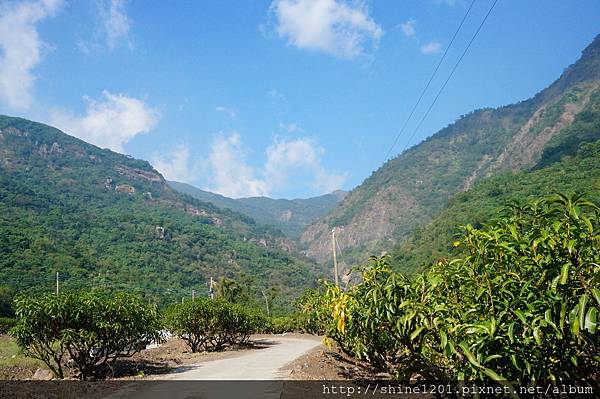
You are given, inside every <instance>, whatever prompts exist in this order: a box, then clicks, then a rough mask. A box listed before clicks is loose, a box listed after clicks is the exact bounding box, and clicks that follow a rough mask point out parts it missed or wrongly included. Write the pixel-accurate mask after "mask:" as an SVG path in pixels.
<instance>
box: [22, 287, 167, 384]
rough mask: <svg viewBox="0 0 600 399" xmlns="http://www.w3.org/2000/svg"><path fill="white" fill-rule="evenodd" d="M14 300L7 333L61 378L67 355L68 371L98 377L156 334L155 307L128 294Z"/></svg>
mask: <svg viewBox="0 0 600 399" xmlns="http://www.w3.org/2000/svg"><path fill="white" fill-rule="evenodd" d="M15 304H16V313H17V316H18V322H17V325H16V326H15V327H14V329H12V330H11V334H12V335H13V336H14V337H15V338H16V341H17V344H18V345H19V347H21V348H22V349H23V350H24V351H25V353H26V354H27V355H29V356H31V357H33V358H35V359H39V360H41V361H42V362H44V364H46V366H48V368H49V369H50V370H51V371H52V372H53V373H54V375H55V376H56V377H57V378H60V379H62V378H64V377H65V376H66V373H65V370H64V367H65V364H68V363H67V360H68V359H69V360H70V361H71V362H72V363H71V364H72V367H71V368H73V369H75V371H74V372H72V373H71V374H72V375H77V376H78V377H79V378H80V379H82V380H85V379H88V378H90V377H92V376H94V377H102V376H104V374H105V373H106V371H107V368H109V367H110V366H111V365H112V364H114V362H115V361H116V360H117V359H118V358H120V357H129V356H131V355H132V354H134V353H136V352H138V351H139V350H141V349H143V348H145V345H146V344H147V343H150V342H153V341H159V340H160V339H161V333H160V328H161V325H160V322H159V318H158V314H157V310H156V307H155V306H149V305H146V304H144V303H143V301H142V300H141V299H140V298H138V297H136V296H135V295H131V294H125V293H118V294H116V295H112V296H106V295H100V294H97V293H89V292H87V293H61V294H60V295H53V294H43V295H41V296H38V297H29V296H22V297H19V298H17V299H16V300H15Z"/></svg>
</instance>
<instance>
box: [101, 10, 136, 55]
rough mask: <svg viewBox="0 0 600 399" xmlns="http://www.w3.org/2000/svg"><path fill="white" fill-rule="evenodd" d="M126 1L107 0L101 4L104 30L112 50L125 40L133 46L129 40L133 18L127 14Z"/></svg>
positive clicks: (107, 43)
mask: <svg viewBox="0 0 600 399" xmlns="http://www.w3.org/2000/svg"><path fill="white" fill-rule="evenodd" d="M125 2H126V1H125V0H108V1H106V0H105V1H102V2H101V3H100V4H99V8H100V18H101V22H102V30H103V32H104V35H105V40H106V45H107V47H108V48H109V49H110V50H113V49H114V48H115V47H116V46H117V44H118V43H119V42H121V41H123V40H124V41H125V42H126V43H127V44H128V45H129V46H131V41H130V40H129V29H130V28H131V20H130V19H129V17H128V16H127V12H126V10H125Z"/></svg>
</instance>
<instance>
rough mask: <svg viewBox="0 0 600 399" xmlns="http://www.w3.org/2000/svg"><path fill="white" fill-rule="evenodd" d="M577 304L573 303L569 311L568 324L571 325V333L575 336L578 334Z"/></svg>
mask: <svg viewBox="0 0 600 399" xmlns="http://www.w3.org/2000/svg"><path fill="white" fill-rule="evenodd" d="M578 315H579V305H575V307H574V308H573V309H571V312H570V313H569V326H570V327H571V334H573V335H575V336H577V335H579V326H580V324H579V317H578Z"/></svg>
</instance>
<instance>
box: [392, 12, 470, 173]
mask: <svg viewBox="0 0 600 399" xmlns="http://www.w3.org/2000/svg"><path fill="white" fill-rule="evenodd" d="M475 1H476V0H473V1H472V2H471V5H470V6H469V8H468V9H467V12H465V15H464V16H463V18H462V20H461V21H460V24H459V25H458V28H456V31H455V32H454V35H453V36H452V39H451V40H450V43H449V44H448V46H447V47H446V50H445V51H444V54H443V55H442V58H440V60H439V62H438V63H437V65H436V67H435V69H434V70H433V73H432V74H431V76H430V77H429V80H428V81H427V84H426V85H425V87H424V88H423V90H422V91H421V95H420V96H419V99H418V100H417V102H416V103H415V105H414V106H413V108H412V110H411V111H410V114H409V115H408V118H406V120H405V121H404V124H403V125H402V128H401V129H400V131H399V132H398V134H397V135H396V138H395V139H394V142H393V143H392V146H391V147H390V149H389V150H388V152H387V154H386V155H385V158H384V159H383V160H384V162H385V161H386V160H387V159H388V157H389V156H390V154H391V153H392V151H393V150H394V147H395V146H396V144H397V143H398V139H400V136H401V135H402V133H404V130H405V129H406V126H407V125H408V122H409V121H410V119H411V118H412V116H413V115H414V113H415V111H416V109H417V107H418V106H419V104H420V103H421V100H422V99H423V96H424V95H425V92H427V89H429V86H430V85H431V82H432V81H433V78H434V77H435V75H436V74H437V72H438V70H439V69H440V66H441V65H442V62H444V59H445V58H446V55H447V54H448V50H450V47H452V43H454V39H456V36H457V35H458V32H460V29H461V28H462V26H463V24H464V23H465V20H466V19H467V16H468V15H469V12H470V11H471V8H473V5H474V4H475Z"/></svg>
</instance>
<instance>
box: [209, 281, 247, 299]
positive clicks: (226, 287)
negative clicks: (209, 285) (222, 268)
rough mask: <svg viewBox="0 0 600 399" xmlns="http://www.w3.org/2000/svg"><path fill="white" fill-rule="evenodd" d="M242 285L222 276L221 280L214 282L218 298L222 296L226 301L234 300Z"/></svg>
mask: <svg viewBox="0 0 600 399" xmlns="http://www.w3.org/2000/svg"><path fill="white" fill-rule="evenodd" d="M241 290H242V287H240V285H239V284H238V283H237V282H236V281H235V280H232V279H230V278H227V277H222V278H221V281H219V282H218V283H216V288H215V293H216V296H217V297H219V298H223V299H225V300H226V301H228V302H235V300H236V298H237V296H238V294H239V293H240V292H241Z"/></svg>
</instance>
